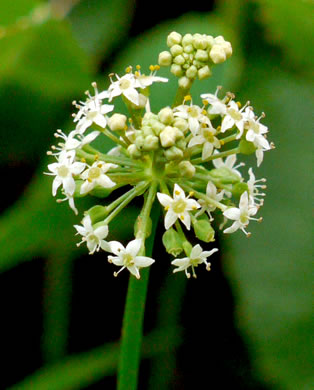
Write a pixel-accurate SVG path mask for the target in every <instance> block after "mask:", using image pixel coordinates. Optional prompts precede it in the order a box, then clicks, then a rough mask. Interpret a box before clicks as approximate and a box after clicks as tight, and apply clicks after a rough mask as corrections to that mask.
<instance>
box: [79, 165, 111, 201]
mask: <svg viewBox="0 0 314 390" xmlns="http://www.w3.org/2000/svg"><path fill="white" fill-rule="evenodd" d="M116 167H117V165H115V164H110V163H105V162H103V161H95V162H94V163H93V165H92V166H91V167H89V168H88V169H86V170H85V171H84V172H83V173H82V174H81V178H82V179H83V180H85V182H84V183H83V184H82V186H81V191H80V192H81V194H86V193H87V192H89V191H91V190H92V189H93V188H94V187H95V186H97V185H99V186H101V187H104V188H111V187H114V186H115V185H116V183H115V182H113V181H112V180H111V179H110V178H109V177H108V176H107V175H105V173H106V172H107V171H108V170H109V169H110V168H116Z"/></svg>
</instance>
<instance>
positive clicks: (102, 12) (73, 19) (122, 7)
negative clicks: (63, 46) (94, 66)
mask: <svg viewBox="0 0 314 390" xmlns="http://www.w3.org/2000/svg"><path fill="white" fill-rule="evenodd" d="M134 3H135V1H134V0H113V1H107V0H84V1H80V2H79V3H78V4H77V5H76V6H75V7H73V9H72V10H71V12H70V14H69V21H70V23H71V25H72V30H73V34H74V36H75V37H76V38H77V40H78V42H79V43H80V45H81V47H82V48H84V49H85V50H86V51H87V52H88V53H90V54H92V55H93V57H94V59H96V61H99V60H100V59H101V56H103V55H104V56H105V57H106V56H108V54H109V53H111V51H112V49H113V48H114V47H115V46H116V45H117V44H119V43H121V42H122V41H123V39H125V37H126V34H127V31H128V29H129V28H130V24H131V22H132V14H133V8H134Z"/></svg>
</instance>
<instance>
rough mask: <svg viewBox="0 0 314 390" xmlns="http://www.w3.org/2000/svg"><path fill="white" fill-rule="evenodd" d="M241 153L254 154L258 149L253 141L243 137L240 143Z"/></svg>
mask: <svg viewBox="0 0 314 390" xmlns="http://www.w3.org/2000/svg"><path fill="white" fill-rule="evenodd" d="M239 148H240V153H243V154H253V153H255V151H256V147H255V146H254V144H253V143H252V142H249V141H247V140H246V139H242V140H241V141H240V143H239Z"/></svg>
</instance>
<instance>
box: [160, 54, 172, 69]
mask: <svg viewBox="0 0 314 390" xmlns="http://www.w3.org/2000/svg"><path fill="white" fill-rule="evenodd" d="M171 63H172V55H171V53H169V51H162V52H161V53H159V56H158V64H159V65H160V66H170V65H171Z"/></svg>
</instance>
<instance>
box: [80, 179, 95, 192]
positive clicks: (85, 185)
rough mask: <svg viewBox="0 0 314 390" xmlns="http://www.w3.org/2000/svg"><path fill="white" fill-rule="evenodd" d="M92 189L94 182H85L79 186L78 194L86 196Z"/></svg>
mask: <svg viewBox="0 0 314 390" xmlns="http://www.w3.org/2000/svg"><path fill="white" fill-rule="evenodd" d="M94 187H95V183H94V182H89V181H88V180H86V181H84V183H83V184H82V186H81V190H80V194H86V193H87V192H89V191H91V190H92V189H93V188H94Z"/></svg>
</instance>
